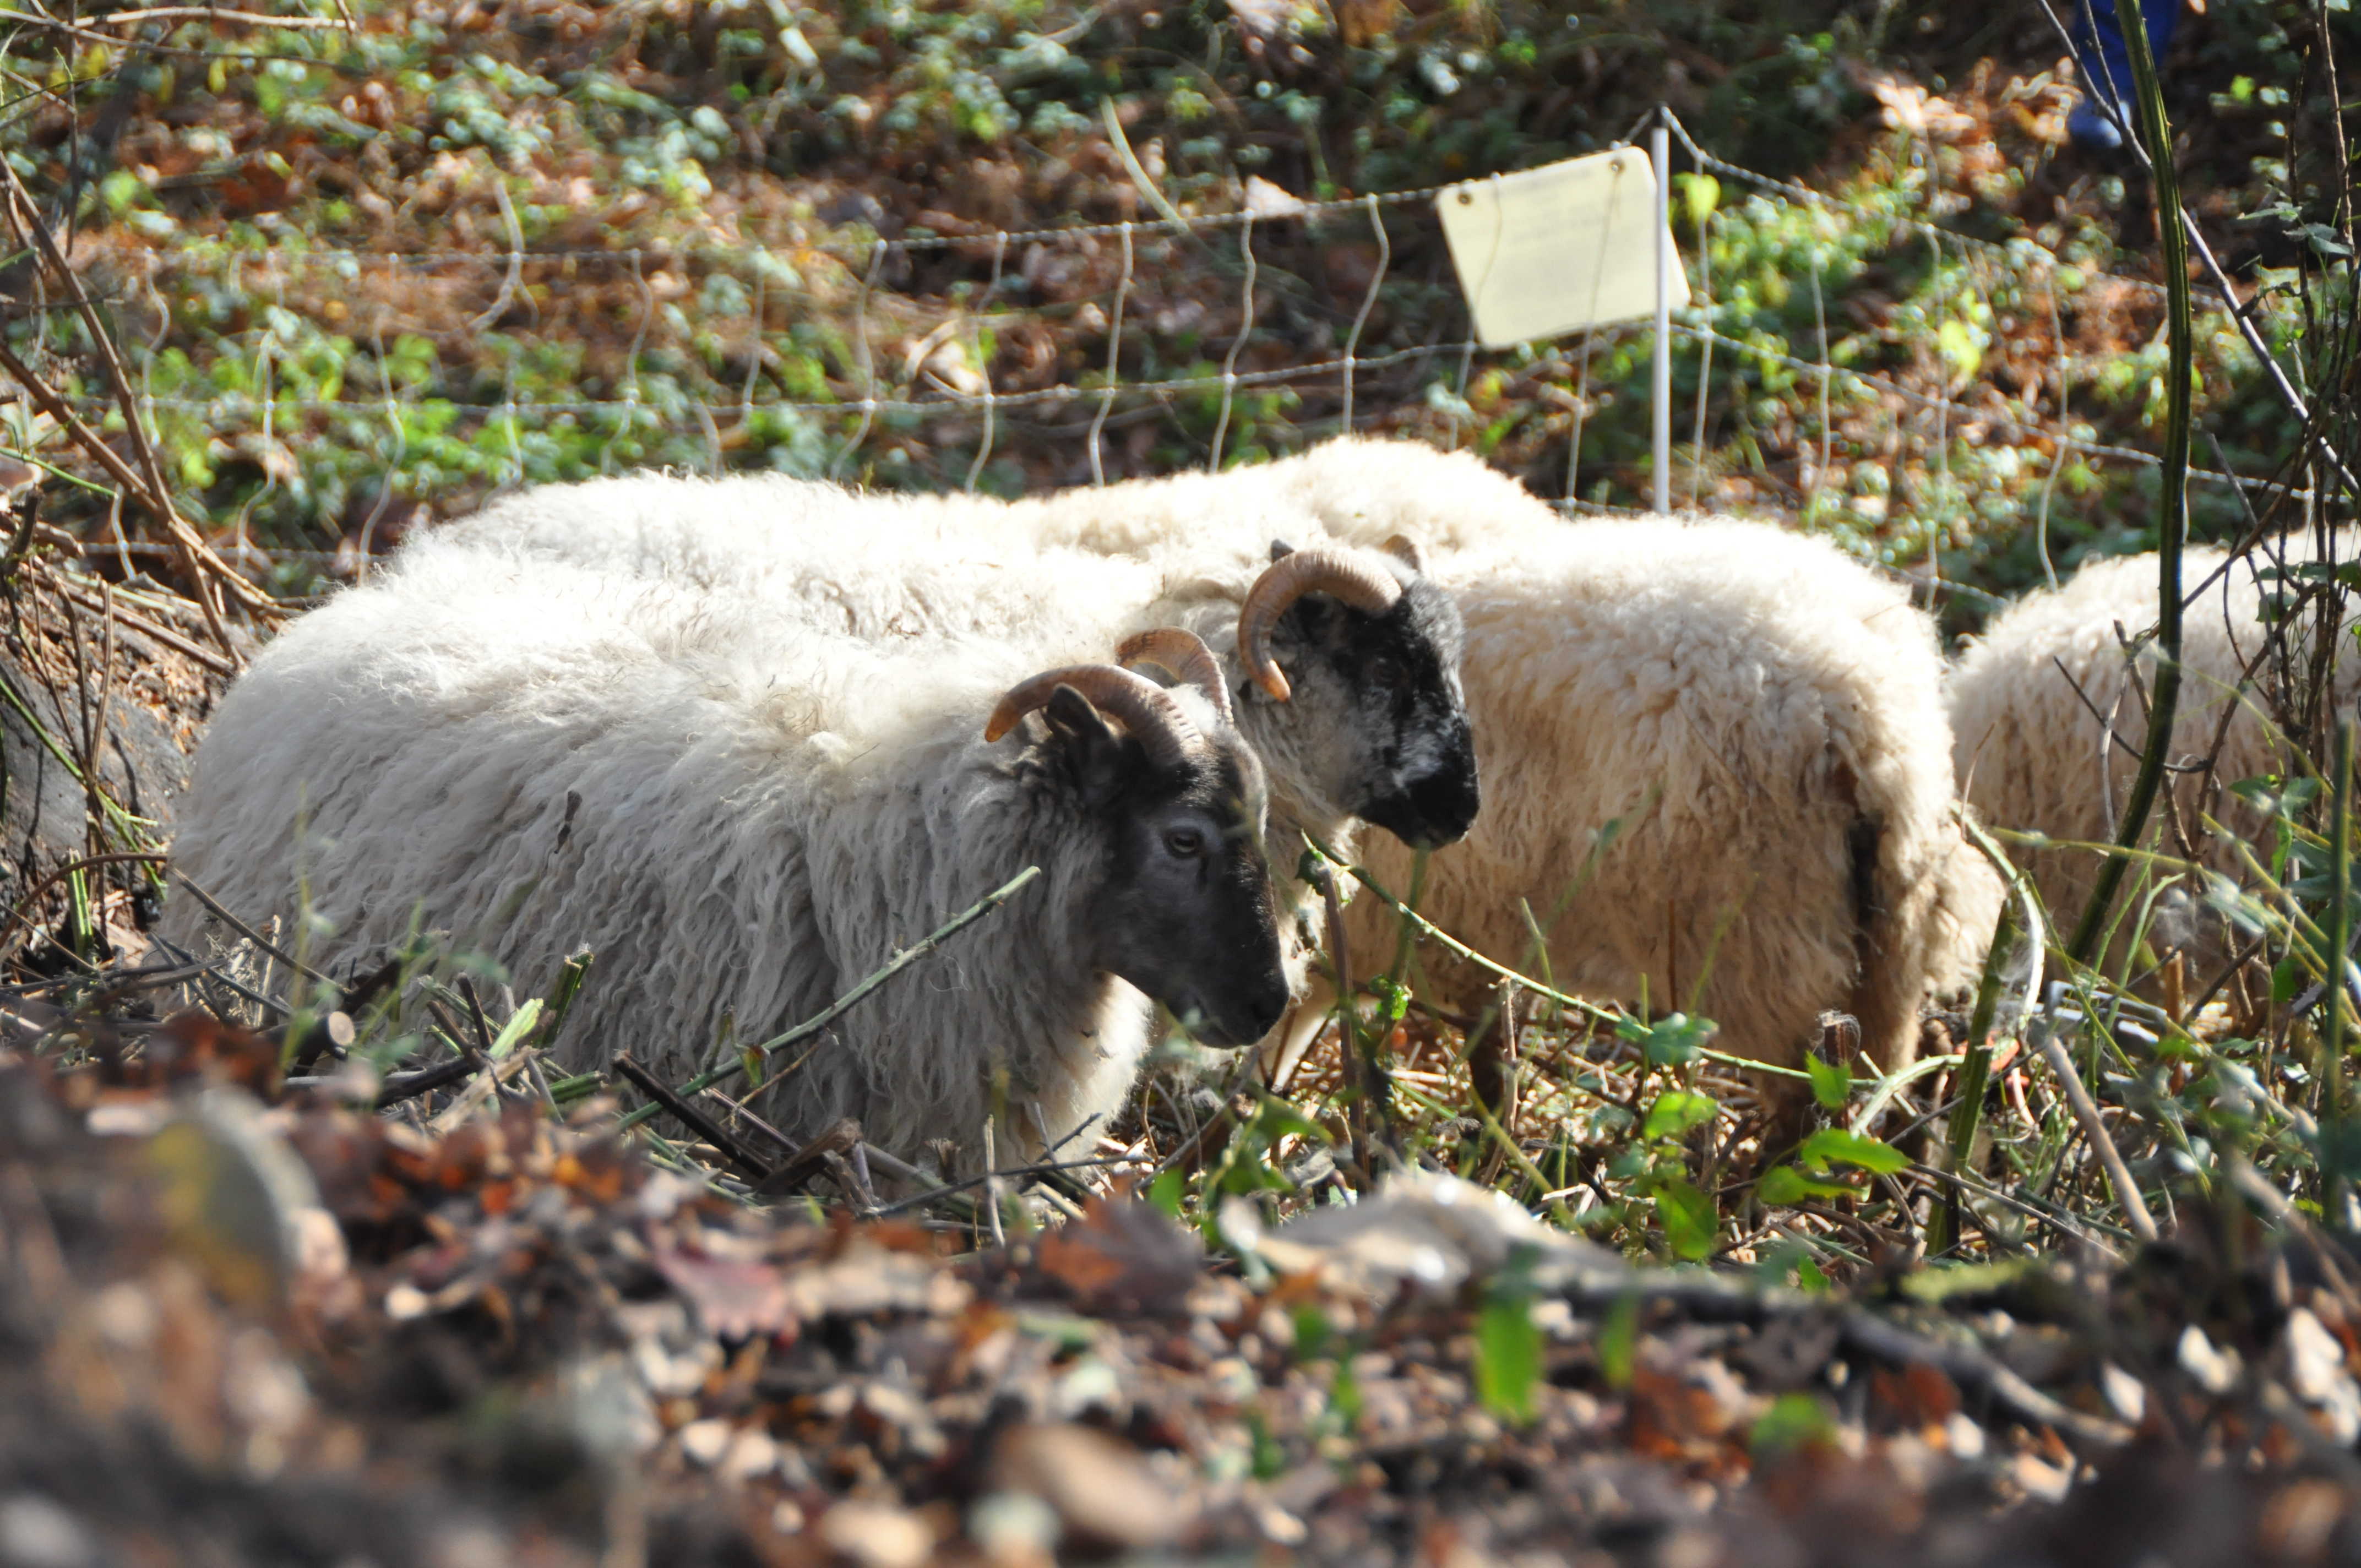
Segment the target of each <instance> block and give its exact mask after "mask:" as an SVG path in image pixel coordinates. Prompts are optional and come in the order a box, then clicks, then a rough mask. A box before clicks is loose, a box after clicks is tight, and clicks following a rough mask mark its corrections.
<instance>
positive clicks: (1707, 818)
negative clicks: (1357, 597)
mask: <svg viewBox="0 0 2361 1568" xmlns="http://www.w3.org/2000/svg"><path fill="white" fill-rule="evenodd" d="M1123 488H1124V490H1125V491H1126V498H1125V500H1124V502H1123V504H1122V505H1120V506H1108V505H1104V504H1094V503H1093V493H1092V492H1082V491H1077V492H1072V493H1070V494H1067V495H1061V496H1056V497H1051V498H1047V499H1042V500H1039V501H1034V502H1027V503H1022V506H1021V512H1022V517H1021V521H1022V523H1023V525H1024V526H1025V528H1026V530H1027V535H1028V537H1030V538H1031V539H1032V540H1033V541H1034V543H1035V544H1036V545H1037V547H1038V548H1042V549H1046V550H1067V549H1079V550H1089V551H1095V552H1105V553H1107V554H1110V555H1112V556H1115V558H1118V559H1123V560H1126V561H1134V562H1137V563H1141V564H1144V565H1148V566H1150V567H1151V568H1152V569H1155V570H1159V571H1161V572H1164V573H1167V574H1170V575H1172V576H1184V575H1186V574H1187V573H1188V572H1189V571H1190V570H1191V567H1192V565H1193V564H1194V563H1196V562H1198V561H1200V560H1203V559H1207V558H1211V559H1213V560H1215V561H1224V560H1228V559H1231V558H1233V557H1234V556H1235V554H1236V553H1237V552H1239V551H1241V550H1243V549H1245V548H1246V545H1247V543H1249V541H1250V538H1251V530H1252V529H1253V528H1254V527H1256V526H1258V525H1259V520H1260V519H1261V517H1263V516H1267V515H1273V514H1276V515H1285V514H1287V513H1289V512H1293V513H1297V514H1301V515H1303V516H1306V517H1309V518H1311V519H1312V520H1313V521H1314V522H1315V523H1316V525H1317V526H1318V527H1319V528H1320V529H1321V531H1322V532H1324V533H1325V534H1326V535H1327V536H1328V537H1329V538H1330V539H1332V540H1334V541H1335V542H1336V543H1343V544H1347V545H1353V546H1359V547H1368V546H1372V545H1376V544H1378V543H1380V542H1382V541H1386V540H1388V539H1390V538H1394V537H1396V536H1398V535H1406V536H1408V537H1410V538H1411V539H1414V540H1416V541H1418V542H1419V543H1421V544H1422V546H1423V547H1424V550H1425V555H1426V566H1425V568H1424V574H1423V575H1424V576H1427V578H1428V579H1429V580H1431V581H1432V582H1433V583H1435V584H1437V585H1439V586H1440V587H1443V588H1444V589H1445V590H1447V591H1448V592H1449V594H1450V595H1451V597H1452V598H1453V599H1454V600H1455V602H1456V604H1457V606H1458V609H1459V614H1460V617H1461V620H1462V621H1463V624H1464V626H1465V628H1466V655H1465V657H1464V659H1463V660H1462V663H1461V676H1462V680H1463V682H1464V684H1465V687H1466V700H1467V711H1468V715H1469V718H1470V722H1471V724H1472V727H1473V732H1474V736H1475V741H1476V750H1477V755H1478V756H1479V757H1480V759H1481V761H1482V766H1483V770H1484V777H1485V783H1484V793H1485V800H1486V804H1485V808H1484V814H1483V816H1482V817H1481V818H1480V819H1479V820H1478V821H1477V823H1476V824H1475V827H1474V830H1473V831H1472V832H1471V833H1470V834H1469V835H1468V836H1467V838H1466V840H1465V841H1464V842H1461V843H1459V844H1457V845H1455V846H1454V847H1452V848H1449V849H1447V850H1441V851H1440V852H1438V853H1437V854H1436V855H1435V856H1434V857H1433V862H1432V864H1431V866H1430V868H1429V872H1428V880H1427V884H1426V890H1425V895H1424V901H1423V902H1424V907H1425V911H1426V913H1427V914H1428V915H1429V916H1430V917H1432V918H1433V920H1434V921H1435V922H1436V923H1437V924H1438V925H1440V926H1442V927H1444V928H1445V929H1447V930H1450V931H1452V932H1454V933H1455V934H1456V935H1458V936H1460V937H1462V938H1466V939H1467V940H1469V941H1470V942H1471V943H1473V945H1475V946H1476V947H1477V948H1478V949H1479V950H1481V951H1484V952H1486V953H1488V954H1489V955H1491V956H1492V957H1494V958H1495V959H1499V960H1500V961H1503V962H1506V963H1508V964H1510V965H1511V966H1515V965H1518V964H1521V962H1523V961H1524V960H1525V959H1526V958H1527V956H1528V954H1529V952H1530V950H1531V948H1532V936H1531V932H1530V929H1529V927H1528V926H1527V925H1526V922H1525V918H1524V913H1523V907H1522V906H1524V905H1529V906H1530V907H1531V908H1532V911H1533V912H1534V914H1535V915H1536V916H1539V917H1541V918H1543V920H1545V921H1548V922H1549V929H1548V939H1549V946H1548V959H1549V962H1550V964H1551V966H1552V968H1553V970H1554V973H1555V975H1556V977H1557V979H1558V980H1559V981H1561V983H1565V984H1570V985H1572V986H1574V987H1576V988H1577V989H1579V990H1582V991H1585V992H1589V993H1591V994H1594V995H1599V996H1602V997H1613V998H1620V999H1622V1000H1627V1001H1629V1000H1636V999H1637V998H1638V997H1639V996H1640V995H1642V992H1644V993H1645V995H1646V996H1647V998H1648V1000H1649V1001H1650V1003H1652V1004H1653V1005H1654V1006H1655V1007H1657V1008H1659V1009H1664V1008H1670V1007H1682V1008H1688V1009H1690V1010H1692V1011H1696V1012H1698V1013H1702V1014H1706V1015H1708V1016H1710V1017H1711V1018H1713V1019H1715V1020H1716V1021H1717V1022H1718V1023H1719V1025H1720V1026H1721V1040H1720V1043H1721V1045H1722V1046H1723V1047H1725V1048H1727V1049H1730V1050H1732V1051H1735V1052H1738V1053H1741V1054H1743V1055H1745V1056H1748V1057H1752V1058H1755V1059H1757V1060H1762V1061H1766V1062H1772V1063H1779V1064H1788V1065H1792V1064H1794V1063H1795V1061H1796V1059H1797V1058H1798V1056H1799V1054H1800V1053H1801V1052H1802V1051H1803V1050H1804V1048H1805V1047H1806V1043H1807V1042H1808V1041H1809V1040H1810V1039H1812V1038H1814V1037H1815V1036H1817V1020H1818V1018H1819V1015H1820V1014H1821V1013H1822V1012H1823V1011H1824V1010H1834V1011H1841V1012H1846V1013H1850V1014H1853V1015H1854V1016H1855V1017H1856V1018H1857V1019H1858V1020H1859V1021H1860V1024H1861V1044H1862V1047H1863V1048H1864V1049H1865V1050H1867V1051H1868V1053H1869V1054H1870V1056H1871V1057H1872V1059H1874V1060H1877V1061H1879V1062H1881V1063H1884V1064H1887V1065H1889V1066H1891V1065H1898V1064H1900V1063H1903V1062H1906V1061H1907V1060H1909V1059H1910V1058H1911V1057H1912V1056H1913V1054H1914V1053H1915V1052H1916V1048H1917V1038H1918V1011H1919V1007H1920V1005H1921V1003H1923V1002H1924V1001H1926V1000H1927V997H1928V996H1929V995H1931V994H1933V993H1936V992H1940V991H1944V990H1948V989H1949V988H1952V987H1954V986H1957V985H1959V984H1961V983H1963V982H1964V981H1966V980H1968V979H1969V978H1970V977H1971V975H1972V974H1973V972H1974V969H1975V966H1976V964H1977V963H1978V962H1979V961H1980V960H1981V959H1982V952H1983V947H1984V944H1985V943H1986V942H1987V941H1988V940H1989V938H1990V935H1991V930H1992V924H1993V918H1994V917H1995V916H1996V915H1997V912H1998V907H1999V898H2000V887H1999V883H1998V879H1997V877H1996V876H1995V875H1994V874H1993V872H1992V870H1991V868H1990V867H1989V866H1988V865H1987V864H1986V863H1985V862H1984V861H1982V857H1980V856H1979V855H1977V854H1976V852H1975V851H1974V850H1973V849H1972V848H1971V847H1970V846H1969V845H1968V844H1966V842H1965V841H1964V839H1963V838H1962V835H1961V833H1960V828H1959V827H1958V825H1957V822H1956V820H1955V818H1954V815H1953V808H1954V795H1953V790H1952V785H1951V781H1950V768H1949V762H1948V759H1949V752H1950V729H1949V724H1948V722H1947V718H1946V715H1945V709H1944V706H1943V697H1942V685H1941V683H1942V670H1943V664H1942V659H1941V655H1940V652H1939V650H1938V645H1937V641H1936V637H1935V631H1934V627H1933V624H1932V622H1931V620H1929V618H1927V616H1926V615H1924V614H1922V613H1920V612H1919V611H1918V610H1916V609H1914V608H1913V607H1912V606H1911V604H1910V601H1909V595H1908V593H1907V591H1906V589H1905V588H1904V587H1901V586H1900V585H1897V584H1894V583H1892V582H1889V581H1887V580H1886V579H1884V578H1883V577H1882V576H1879V575H1878V574H1876V573H1875V572H1872V571H1871V570H1869V569H1868V568H1866V567H1864V566H1862V565H1859V564H1858V563H1855V562H1853V561H1851V560H1850V559H1849V558H1847V557H1846V556H1845V555H1844V554H1842V553H1840V552H1839V551H1838V550H1837V549H1835V548H1834V547H1833V546H1831V545H1829V544H1828V543H1825V542H1822V541H1817V540H1813V539H1808V538H1805V537H1802V536H1798V535H1795V534H1792V533H1788V532H1784V531H1782V530H1780V529H1777V528H1773V527H1770V526H1765V525H1760V524H1752V523H1744V522H1736V521H1727V520H1700V521H1672V520H1669V519H1649V520H1641V521H1571V522H1570V521H1566V520H1565V519H1562V518H1560V517H1559V516H1558V515H1557V514H1556V513H1555V512H1554V511H1553V510H1551V509H1550V508H1549V507H1548V506H1546V505H1545V504H1543V502H1542V501H1540V500H1539V499H1536V498H1535V497H1534V496H1533V495H1532V493H1531V492H1530V491H1527V490H1526V489H1525V488H1523V487H1521V486H1520V485H1518V484H1517V483H1516V482H1515V481H1513V480H1511V479H1510V478H1508V477H1506V476H1504V475H1501V474H1499V472H1497V471H1495V470H1494V469H1492V468H1490V467H1489V466H1487V465H1485V464H1484V463H1482V462H1481V461H1479V460H1477V458H1475V457H1473V456H1469V455H1455V454H1445V453H1440V452H1436V451H1434V450H1433V449H1432V448H1430V447H1426V446H1423V445H1421V444H1417V443H1413V442H1404V441H1380V440H1369V439H1360V438H1349V437H1348V438H1345V439H1341V440H1337V441H1332V442H1329V443H1326V444H1323V445H1320V446H1317V447H1314V448H1312V450H1310V451H1309V452H1306V453H1304V454H1302V455H1300V456H1295V457H1290V458H1285V459H1282V460H1279V461H1278V462H1274V463H1271V464H1268V465H1266V466H1260V467H1256V468H1245V469H1235V470H1232V471H1230V472H1228V473H1224V474H1220V475H1202V474H1192V475H1185V476H1176V477H1172V478H1170V479H1163V480H1157V481H1153V482H1149V483H1144V484H1138V485H1127V486H1125V487H1123ZM1242 518H1243V519H1253V520H1255V521H1251V522H1249V521H1237V520H1240V519H1242ZM1609 821H1620V822H1621V823H1622V824H1623V828H1622V831H1621V834H1620V838H1618V839H1617V840H1616V842H1615V843H1614V845H1613V846H1612V847H1611V848H1610V849H1609V850H1606V852H1604V853H1603V854H1601V855H1599V856H1598V857H1597V859H1596V861H1595V863H1594V862H1593V856H1592V851H1593V846H1594V842H1595V839H1594V836H1595V835H1596V834H1598V832H1599V830H1600V829H1601V828H1604V827H1605V825H1606V824H1607V823H1609ZM1365 859H1366V860H1367V862H1368V863H1369V864H1370V866H1371V867H1372V869H1373V871H1374V872H1375V873H1376V874H1378V876H1379V878H1380V880H1382V881H1386V882H1388V883H1390V884H1391V887H1392V890H1393V891H1395V892H1397V893H1400V892H1403V891H1406V884H1407V882H1408V876H1409V870H1410V857H1409V855H1408V854H1407V853H1406V852H1405V851H1404V850H1401V849H1400V847H1399V846H1397V845H1394V844H1389V843H1385V842H1383V841H1373V842H1371V843H1370V844H1369V845H1368V846H1367V850H1365ZM1561 906H1562V910H1561ZM1553 910H1561V913H1559V914H1558V915H1557V916H1556V917H1555V918H1554V920H1553V919H1551V917H1550V916H1551V912H1552V911H1553ZM1350 926H1351V929H1352V931H1353V934H1354V937H1355V943H1354V945H1355V948H1356V951H1358V952H1361V953H1365V954H1367V953H1378V954H1385V955H1389V954H1390V953H1391V952H1392V950H1393V925H1392V917H1391V916H1389V914H1388V913H1387V912H1386V911H1385V910H1384V909H1383V908H1382V907H1380V906H1378V905H1377V904H1376V901H1374V900H1370V899H1366V898H1365V899H1361V900H1357V901H1356V905H1355V906H1354V910H1353V913H1352V916H1351V918H1350ZM1433 975H1434V978H1436V979H1437V980H1439V981H1442V982H1443V983H1444V990H1445V992H1446V1000H1449V1001H1453V1002H1455V1003H1457V1004H1458V1005H1459V1006H1460V1007H1462V1008H1463V1009H1464V1010H1466V1011H1469V1012H1475V1011H1477V1010H1478V1009H1479V1007H1480V1006H1481V1004H1482V1003H1483V1001H1484V1000H1485V997H1484V992H1485V990H1486V988H1488V985H1489V983H1490V978H1491V977H1489V976H1488V975H1486V974H1484V973H1483V972H1481V971H1480V970H1476V969H1475V968H1474V967H1473V966H1463V965H1459V964H1456V963H1453V962H1448V961H1444V960H1440V959H1438V960H1437V967H1436V968H1435V969H1434V970H1433Z"/></svg>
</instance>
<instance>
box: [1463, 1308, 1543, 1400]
mask: <svg viewBox="0 0 2361 1568" xmlns="http://www.w3.org/2000/svg"><path fill="white" fill-rule="evenodd" d="M1541 1380H1542V1332H1541V1330H1540V1329H1538V1328H1536V1327H1534V1326H1533V1310H1532V1303H1531V1302H1529V1301H1528V1300H1527V1299H1525V1297H1524V1295H1523V1293H1522V1292H1521V1291H1519V1292H1501V1293H1499V1294H1497V1295H1495V1296H1494V1297H1493V1298H1492V1299H1491V1300H1490V1301H1488V1302H1487V1303H1485V1306H1484V1310H1483V1312H1482V1313H1481V1314H1480V1315H1478V1316H1477V1320H1476V1398H1477V1400H1478V1401H1479V1402H1481V1403H1482V1405H1483V1407H1484V1408H1485V1409H1488V1410H1489V1411H1491V1412H1492V1413H1493V1414H1494V1415H1496V1416H1499V1417H1500V1418H1501V1419H1502V1420H1508V1421H1511V1422H1514V1423H1515V1424H1516V1425H1518V1426H1530V1425H1531V1424H1532V1420H1533V1417H1534V1415H1535V1413H1536V1411H1535V1409H1534V1398H1533V1395H1534V1390H1535V1389H1537V1388H1539V1387H1541Z"/></svg>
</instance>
